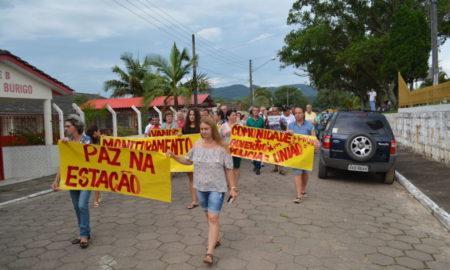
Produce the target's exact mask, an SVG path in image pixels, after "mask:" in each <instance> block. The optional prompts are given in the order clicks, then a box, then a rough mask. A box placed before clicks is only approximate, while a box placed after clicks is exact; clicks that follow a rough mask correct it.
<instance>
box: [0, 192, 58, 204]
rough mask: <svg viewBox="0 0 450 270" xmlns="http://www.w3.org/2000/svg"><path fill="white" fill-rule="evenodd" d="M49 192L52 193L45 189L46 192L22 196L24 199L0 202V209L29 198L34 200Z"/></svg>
mask: <svg viewBox="0 0 450 270" xmlns="http://www.w3.org/2000/svg"><path fill="white" fill-rule="evenodd" d="M50 192H53V190H51V189H47V190H43V191H39V192H36V193H33V194H30V195H27V196H24V197H20V198H16V199H14V200H9V201H6V202H2V203H0V208H1V207H3V206H5V205H8V204H11V203H16V202H20V201H24V200H27V199H31V198H34V197H38V196H42V195H45V194H48V193H50Z"/></svg>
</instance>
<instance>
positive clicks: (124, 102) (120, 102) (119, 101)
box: [84, 94, 209, 109]
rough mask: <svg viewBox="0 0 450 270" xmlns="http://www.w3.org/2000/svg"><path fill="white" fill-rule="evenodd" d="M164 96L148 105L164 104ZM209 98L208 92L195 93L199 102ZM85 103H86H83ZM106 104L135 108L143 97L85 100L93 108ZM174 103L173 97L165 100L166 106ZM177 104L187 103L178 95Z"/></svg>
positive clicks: (117, 107)
mask: <svg viewBox="0 0 450 270" xmlns="http://www.w3.org/2000/svg"><path fill="white" fill-rule="evenodd" d="M165 98H166V96H160V97H156V98H155V99H154V100H153V101H152V102H151V103H150V106H149V107H153V106H156V107H161V106H165V105H164V99H165ZM208 98H209V94H199V95H197V100H198V103H199V104H202V103H203V102H205V101H206V100H207V99H208ZM85 104H86V103H85ZM106 104H109V106H111V108H113V109H125V108H130V107H131V106H133V105H134V106H136V107H137V108H140V107H143V99H142V97H134V98H109V99H93V100H90V101H88V102H87V105H84V106H90V107H92V108H94V109H103V108H105V106H106ZM189 104H194V96H193V95H192V96H191V102H190V103H189ZM173 105H174V98H173V97H169V99H168V100H167V106H173ZM178 105H179V106H184V105H187V103H186V99H185V98H184V97H178Z"/></svg>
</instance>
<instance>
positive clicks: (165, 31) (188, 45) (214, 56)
mask: <svg viewBox="0 0 450 270" xmlns="http://www.w3.org/2000/svg"><path fill="white" fill-rule="evenodd" d="M112 1H114V2H115V3H116V4H117V5H119V6H121V7H123V8H125V9H126V10H128V11H129V12H131V13H133V14H134V15H136V16H138V17H140V18H141V19H143V20H145V21H146V22H147V23H149V24H151V25H153V26H155V27H156V28H158V29H159V30H161V31H163V32H164V33H165V34H166V35H168V36H169V37H170V38H174V37H175V39H176V40H180V41H181V43H183V44H184V45H185V46H187V47H190V44H189V43H187V42H185V41H183V38H181V39H180V38H179V37H178V36H176V35H174V34H173V33H170V32H169V31H167V30H166V29H164V28H162V27H160V26H159V25H158V24H156V23H154V22H152V21H150V20H149V19H148V18H147V17H145V16H143V15H141V14H139V13H136V12H135V11H133V10H132V9H130V8H129V7H127V6H126V5H123V4H122V3H120V2H118V1H116V0H112ZM126 1H127V2H128V3H130V4H131V5H132V6H134V7H135V8H137V9H138V10H140V8H139V7H138V6H136V5H134V4H133V3H131V2H130V1H128V0H126ZM144 13H145V14H147V15H149V16H150V17H152V18H154V19H155V20H156V21H158V22H159V23H161V24H162V25H164V23H162V22H161V21H160V20H158V19H157V18H155V17H154V16H152V15H150V14H148V13H147V12H145V11H144ZM205 53H207V52H205ZM207 54H209V55H210V56H211V57H213V58H215V59H213V60H215V61H220V62H221V63H225V64H227V63H226V62H225V61H224V60H222V59H220V58H218V57H217V56H216V55H214V54H211V53H207Z"/></svg>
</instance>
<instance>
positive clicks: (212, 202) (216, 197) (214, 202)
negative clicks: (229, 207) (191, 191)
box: [197, 190, 225, 214]
mask: <svg viewBox="0 0 450 270" xmlns="http://www.w3.org/2000/svg"><path fill="white" fill-rule="evenodd" d="M197 196H198V200H199V202H200V206H201V207H202V208H203V210H205V212H210V213H213V214H219V213H220V210H221V209H222V205H223V200H224V197H225V193H224V192H217V191H198V190H197Z"/></svg>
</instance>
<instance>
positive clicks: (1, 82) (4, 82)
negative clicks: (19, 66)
mask: <svg viewBox="0 0 450 270" xmlns="http://www.w3.org/2000/svg"><path fill="white" fill-rule="evenodd" d="M0 97H6V98H32V99H51V98H52V90H51V89H50V87H48V86H46V85H45V84H43V83H42V82H40V81H38V80H37V79H35V78H33V77H32V76H31V75H29V74H27V73H22V72H19V71H18V70H16V69H14V68H12V67H10V66H8V65H5V64H3V63H0Z"/></svg>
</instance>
